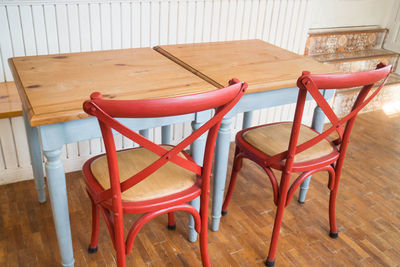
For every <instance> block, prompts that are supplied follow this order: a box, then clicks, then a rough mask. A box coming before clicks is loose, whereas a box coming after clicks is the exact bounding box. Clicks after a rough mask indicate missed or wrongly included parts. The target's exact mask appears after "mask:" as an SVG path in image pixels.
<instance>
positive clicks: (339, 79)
mask: <svg viewBox="0 0 400 267" xmlns="http://www.w3.org/2000/svg"><path fill="white" fill-rule="evenodd" d="M391 72H392V66H390V65H389V66H385V65H384V64H382V63H380V64H378V66H377V68H376V69H375V70H372V71H365V72H356V73H346V74H310V72H308V71H304V72H303V74H302V76H300V77H299V79H298V80H297V86H298V87H299V95H298V99H297V105H296V111H295V117H294V121H293V128H292V133H291V137H290V143H289V148H288V150H287V151H285V152H282V153H279V154H277V155H275V156H273V159H272V160H273V161H280V160H283V159H285V158H288V157H289V155H291V156H292V157H291V158H292V159H291V160H290V161H292V162H293V160H294V156H295V154H297V153H300V152H302V151H304V150H306V149H308V148H310V147H311V146H313V145H315V144H317V143H318V142H320V141H322V140H323V139H324V138H326V137H328V136H329V135H330V134H332V133H333V132H335V131H337V132H338V134H339V139H338V140H335V143H336V144H338V145H339V144H340V152H342V151H343V150H346V148H347V143H348V141H349V138H350V133H351V130H352V128H353V125H354V122H355V118H356V116H357V114H358V112H359V111H360V110H361V109H362V108H363V107H365V106H366V105H367V104H368V103H369V102H370V101H371V100H372V99H373V98H374V97H375V96H376V95H377V94H378V93H379V91H380V90H381V89H382V88H383V86H384V84H385V82H386V80H387V78H388V76H389V74H390V73H391ZM380 80H383V81H382V83H381V84H380V85H379V86H378V88H376V89H375V91H374V92H373V93H372V94H371V95H370V96H368V98H367V95H368V94H369V93H370V91H371V89H372V87H373V86H374V84H375V83H376V82H378V81H380ZM358 86H362V89H361V90H360V92H359V94H358V96H357V98H356V100H355V102H354V104H353V108H352V110H351V112H350V113H349V114H347V115H346V116H344V117H342V118H338V117H337V115H336V114H335V112H334V111H333V110H332V108H331V107H330V105H329V103H328V102H327V101H326V99H325V98H324V97H323V95H322V94H321V92H320V91H319V90H324V89H336V90H340V89H345V88H351V87H358ZM307 93H310V94H311V96H312V97H313V98H314V100H315V101H316V103H317V105H318V106H319V107H320V108H321V109H322V111H323V112H324V114H325V115H326V116H327V118H328V119H329V121H330V122H331V123H332V126H331V127H330V128H328V129H327V130H325V131H323V132H322V133H320V134H319V135H318V136H316V137H314V138H312V139H310V140H308V141H307V142H305V143H303V144H300V145H297V140H298V136H299V133H300V125H301V120H302V116H303V110H304V104H305V101H306V95H307ZM288 163H289V162H286V164H288Z"/></svg>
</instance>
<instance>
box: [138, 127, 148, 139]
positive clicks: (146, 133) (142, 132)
mask: <svg viewBox="0 0 400 267" xmlns="http://www.w3.org/2000/svg"><path fill="white" fill-rule="evenodd" d="M139 133H140V135H142V136H144V137H146V138H149V136H150V133H149V129H144V130H140V131H139Z"/></svg>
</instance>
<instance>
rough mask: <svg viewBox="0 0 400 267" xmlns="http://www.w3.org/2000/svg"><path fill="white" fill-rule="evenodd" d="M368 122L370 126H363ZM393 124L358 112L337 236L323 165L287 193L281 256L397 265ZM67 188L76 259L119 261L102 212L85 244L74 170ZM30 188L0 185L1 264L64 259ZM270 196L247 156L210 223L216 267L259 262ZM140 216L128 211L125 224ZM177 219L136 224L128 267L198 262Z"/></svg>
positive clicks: (398, 140)
mask: <svg viewBox="0 0 400 267" xmlns="http://www.w3.org/2000/svg"><path fill="white" fill-rule="evenodd" d="M371 121H374V123H375V127H373V128H370V127H369V126H370V125H371V124H370V122H371ZM399 125H400V116H399V115H397V116H395V117H392V118H389V117H387V116H386V115H385V114H384V113H383V112H373V113H365V114H361V115H360V116H359V117H358V118H357V122H356V125H355V128H354V132H353V135H352V139H351V140H350V146H349V151H348V157H347V158H346V161H345V166H344V168H343V174H342V179H341V185H340V189H339V195H338V202H337V220H338V226H339V238H338V239H331V238H329V236H328V231H329V221H328V200H329V190H328V189H327V187H326V185H327V181H328V177H327V175H326V174H325V173H320V174H316V175H313V180H312V181H311V184H310V190H309V193H308V195H307V200H306V203H305V204H304V205H301V204H298V203H297V202H292V203H291V204H290V205H289V206H288V207H287V209H286V210H285V217H284V219H283V225H282V230H281V231H282V232H281V238H280V240H279V245H278V255H277V262H276V264H277V265H278V264H279V266H281V267H286V266H288V267H289V266H304V267H306V266H310V267H311V266H359V267H363V266H398V264H399V262H400V253H399V251H400V227H399V225H400V212H399V209H398V207H399V205H400V199H399V195H400V185H399V183H398V176H399V170H398V164H396V163H397V162H399V160H400V129H399ZM231 148H234V146H233V145H232V146H231ZM230 155H231V156H232V155H233V149H232V150H231V154H230ZM230 163H231V162H230ZM230 166H231V165H230ZM229 169H230V167H229ZM67 190H68V200H69V209H70V217H71V230H72V240H73V247H74V255H75V261H76V264H75V265H76V266H83V267H86V266H116V263H115V254H114V249H113V247H112V242H111V239H110V237H109V233H108V231H107V228H106V225H105V223H104V221H103V220H102V221H101V223H100V238H99V250H98V252H97V253H96V254H88V253H87V246H88V244H89V240H90V229H91V228H90V227H91V220H90V212H91V204H90V200H89V198H88V197H87V195H86V192H85V186H84V183H83V181H82V179H81V173H80V172H75V173H71V174H67ZM35 194H36V192H35V189H34V184H33V181H24V182H20V183H14V184H9V185H2V186H0V207H1V211H2V212H1V214H0V222H1V223H0V265H1V266H7V267H10V266H46V267H47V266H55V265H56V263H58V262H60V256H59V253H58V249H56V247H57V241H56V235H55V231H54V223H53V219H52V213H51V205H50V202H46V203H44V204H39V203H37V202H36V201H35V199H36V197H35ZM272 198H273V196H272V190H271V188H270V184H269V181H268V178H267V177H266V176H265V174H264V173H263V172H262V171H261V170H260V169H259V168H257V167H256V165H255V164H253V163H251V162H250V161H244V163H243V168H242V171H241V172H240V173H239V177H238V181H237V190H236V191H235V194H234V195H233V198H232V202H231V206H230V207H229V213H228V215H227V216H225V217H223V218H222V221H221V227H220V230H219V231H218V232H211V231H209V236H208V243H209V251H210V259H211V264H212V266H215V267H225V266H235V267H236V266H243V267H249V266H251V267H253V266H254V267H262V266H264V264H263V260H264V259H265V257H266V255H267V252H268V251H267V249H268V246H269V241H270V237H271V231H272V226H273V222H274V216H275V206H274V204H273V200H272ZM16 211H18V212H16ZM137 218H138V215H127V217H126V219H125V223H126V225H125V229H126V230H128V227H130V226H131V225H132V223H133V220H135V219H137ZM176 222H177V229H176V231H168V230H167V229H166V226H167V216H166V215H165V216H160V217H157V218H156V219H154V220H152V221H151V222H149V224H148V225H146V226H145V227H144V228H143V229H142V230H141V231H140V232H139V235H138V238H137V239H136V241H135V245H134V248H133V251H132V253H131V254H129V255H128V258H127V266H157V267H162V266H174V267H181V266H185V267H188V266H190V267H195V266H201V261H200V253H199V250H198V248H199V247H198V246H199V244H198V242H196V243H189V242H188V241H187V239H186V237H187V233H186V232H187V228H186V227H187V222H188V216H187V215H186V214H184V213H180V212H177V213H176Z"/></svg>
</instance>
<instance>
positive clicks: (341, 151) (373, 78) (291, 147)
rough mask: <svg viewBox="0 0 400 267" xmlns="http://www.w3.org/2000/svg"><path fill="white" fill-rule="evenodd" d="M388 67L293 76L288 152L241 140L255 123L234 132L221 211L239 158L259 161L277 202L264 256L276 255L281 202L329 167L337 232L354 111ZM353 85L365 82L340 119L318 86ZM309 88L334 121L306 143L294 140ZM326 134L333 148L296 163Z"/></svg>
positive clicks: (331, 218) (364, 102)
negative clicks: (335, 134) (340, 189)
mask: <svg viewBox="0 0 400 267" xmlns="http://www.w3.org/2000/svg"><path fill="white" fill-rule="evenodd" d="M391 72H392V66H385V65H384V64H382V63H381V64H379V65H378V66H377V69H376V70H373V71H367V72H358V73H348V74H329V75H314V74H311V73H310V72H307V71H304V72H303V73H302V75H301V76H300V77H299V79H298V81H297V85H298V87H299V95H298V99H297V105H296V111H295V116H294V120H293V127H292V131H291V135H290V140H289V144H288V150H287V151H284V152H282V153H279V154H276V155H266V154H264V153H263V152H262V151H260V150H258V149H257V148H255V147H253V146H252V145H250V144H249V143H247V142H246V141H245V139H244V138H243V134H244V133H246V132H247V131H249V130H252V129H254V128H257V127H264V126H265V125H261V126H256V127H252V128H248V129H244V130H242V131H240V132H239V133H238V134H237V135H236V150H235V158H234V163H233V169H232V176H231V182H230V184H229V188H228V193H227V195H226V198H225V202H224V205H223V213H226V212H227V208H228V205H229V202H230V199H231V197H232V194H233V190H234V186H235V183H236V179H237V173H238V172H239V171H240V168H241V166H242V160H243V158H247V159H250V160H252V161H254V162H255V163H257V164H258V165H260V166H261V167H262V168H263V169H264V170H265V172H266V174H267V176H268V177H269V179H270V181H271V184H272V189H273V191H274V203H275V205H277V211H276V216H275V222H274V229H273V232H272V238H271V244H270V248H269V254H268V258H267V261H269V262H273V261H274V260H275V255H276V248H277V244H278V238H279V231H280V227H281V223H282V218H283V213H284V209H285V207H286V206H287V205H288V204H289V202H290V199H291V198H292V197H293V194H294V192H295V190H296V189H297V188H298V186H299V185H300V184H301V182H303V181H304V180H305V179H306V178H307V177H308V176H310V175H312V174H313V173H315V172H318V171H327V172H328V173H329V182H328V188H329V189H330V191H331V194H330V200H329V221H330V232H331V233H333V234H337V225H336V216H335V208H336V196H337V191H338V186H339V180H340V175H341V170H342V167H343V162H344V158H345V156H346V151H347V147H348V143H349V138H350V134H351V131H352V128H353V126H354V122H355V119H356V116H357V114H358V112H359V111H360V110H361V109H362V108H363V107H365V106H366V105H367V104H368V103H369V102H370V101H371V100H372V99H373V98H374V97H375V96H376V95H377V94H378V93H379V91H380V90H381V89H382V88H383V86H384V84H385V82H386V80H387V78H388V76H389V74H390V73H391ZM380 80H383V82H382V83H381V84H380V85H379V86H378V88H376V89H375V91H374V92H373V93H372V94H371V95H370V96H369V97H368V98H367V95H368V93H369V92H370V91H371V88H372V87H373V85H374V84H375V83H377V82H379V81H380ZM356 86H363V88H362V89H361V91H360V93H359V95H358V97H357V99H356V101H355V103H354V105H353V108H352V111H351V112H350V113H349V114H347V115H346V116H344V117H343V118H338V117H337V116H336V114H335V113H334V111H333V110H332V108H331V107H330V106H329V104H328V102H327V101H326V100H325V98H324V97H323V95H322V94H321V92H320V91H319V90H321V89H344V88H349V87H356ZM307 93H310V95H311V96H312V97H313V98H314V100H315V101H316V102H317V104H318V106H319V107H320V108H321V109H322V111H323V112H324V113H325V115H326V116H327V118H328V119H329V120H330V122H331V123H332V127H330V128H329V129H327V130H325V131H323V132H322V133H319V134H318V136H316V137H314V138H312V139H310V140H308V141H307V142H305V143H303V144H298V137H299V133H300V126H301V120H302V115H303V110H304V104H305V101H306V95H307ZM334 131H337V132H338V134H339V136H340V138H339V139H338V140H335V141H330V140H329V139H327V137H328V136H329V135H330V134H331V133H333V132H334ZM324 139H325V140H328V141H329V142H330V143H331V145H332V148H333V150H332V153H330V154H329V155H326V156H323V157H320V158H318V159H314V160H309V161H304V162H294V159H295V156H296V154H298V153H300V152H302V151H304V150H306V149H308V148H310V147H312V146H314V145H315V144H317V143H318V142H320V141H322V140H324ZM271 169H276V170H280V171H282V176H281V180H280V183H278V181H277V179H276V177H275V176H274V174H273V172H272V170H271ZM293 172H300V173H301V174H300V175H299V176H298V178H297V179H296V180H295V181H294V182H293V183H292V184H290V177H291V174H292V173H293Z"/></svg>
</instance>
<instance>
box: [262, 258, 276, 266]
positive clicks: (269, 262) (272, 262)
mask: <svg viewBox="0 0 400 267" xmlns="http://www.w3.org/2000/svg"><path fill="white" fill-rule="evenodd" d="M264 263H265V266H267V267H273V266H274V265H275V260H273V261H269V260H265V262H264Z"/></svg>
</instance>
